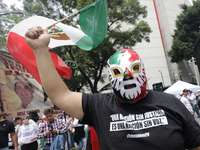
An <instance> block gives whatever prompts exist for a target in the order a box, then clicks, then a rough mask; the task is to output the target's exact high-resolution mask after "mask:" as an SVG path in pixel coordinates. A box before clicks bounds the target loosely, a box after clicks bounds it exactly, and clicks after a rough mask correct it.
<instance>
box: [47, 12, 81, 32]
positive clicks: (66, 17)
mask: <svg viewBox="0 0 200 150" xmlns="http://www.w3.org/2000/svg"><path fill="white" fill-rule="evenodd" d="M76 14H78V11H77V12H75V13H73V14H71V15H69V16H67V17H65V18H63V19H60V20H58V21H57V22H55V23H53V24H51V25H49V26H47V29H48V28H49V27H51V26H54V25H56V24H57V23H59V22H62V21H63V20H65V19H67V18H69V17H72V16H74V15H76Z"/></svg>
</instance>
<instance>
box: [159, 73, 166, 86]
mask: <svg viewBox="0 0 200 150" xmlns="http://www.w3.org/2000/svg"><path fill="white" fill-rule="evenodd" d="M158 72H160V74H161V78H162V83H163V87H165V84H164V80H163V75H162V71H161V70H158Z"/></svg>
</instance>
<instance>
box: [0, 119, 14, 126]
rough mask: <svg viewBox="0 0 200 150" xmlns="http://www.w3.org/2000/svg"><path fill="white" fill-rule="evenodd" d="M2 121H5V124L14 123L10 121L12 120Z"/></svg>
mask: <svg viewBox="0 0 200 150" xmlns="http://www.w3.org/2000/svg"><path fill="white" fill-rule="evenodd" d="M2 122H3V123H6V124H12V125H14V123H13V122H12V121H10V120H6V119H5V120H4V121H2Z"/></svg>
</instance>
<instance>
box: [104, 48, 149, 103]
mask: <svg viewBox="0 0 200 150" xmlns="http://www.w3.org/2000/svg"><path fill="white" fill-rule="evenodd" d="M107 63H108V65H109V71H108V72H109V77H110V81H111V85H112V88H113V91H114V93H115V95H116V96H117V99H118V100H119V102H121V103H131V102H135V101H138V100H140V99H142V98H143V97H145V96H146V84H147V80H146V74H145V69H144V65H143V63H142V60H141V59H140V58H139V56H138V54H137V53H136V52H135V51H132V50H129V49H121V50H119V51H118V52H116V53H114V54H113V55H112V56H111V57H110V58H109V60H108V62H107ZM127 77H128V78H127Z"/></svg>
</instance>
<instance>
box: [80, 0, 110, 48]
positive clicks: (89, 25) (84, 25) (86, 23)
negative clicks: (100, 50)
mask: <svg viewBox="0 0 200 150" xmlns="http://www.w3.org/2000/svg"><path fill="white" fill-rule="evenodd" d="M79 14H80V16H79V24H80V27H81V30H82V31H83V32H84V33H85V34H86V35H88V36H90V37H91V38H92V40H93V46H92V48H95V47H97V46H98V45H99V44H100V43H101V42H102V41H103V40H104V38H105V36H106V34H107V29H108V17H107V1H106V0H98V1H96V2H94V3H92V4H90V5H88V6H86V7H84V8H83V9H81V10H79Z"/></svg>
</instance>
